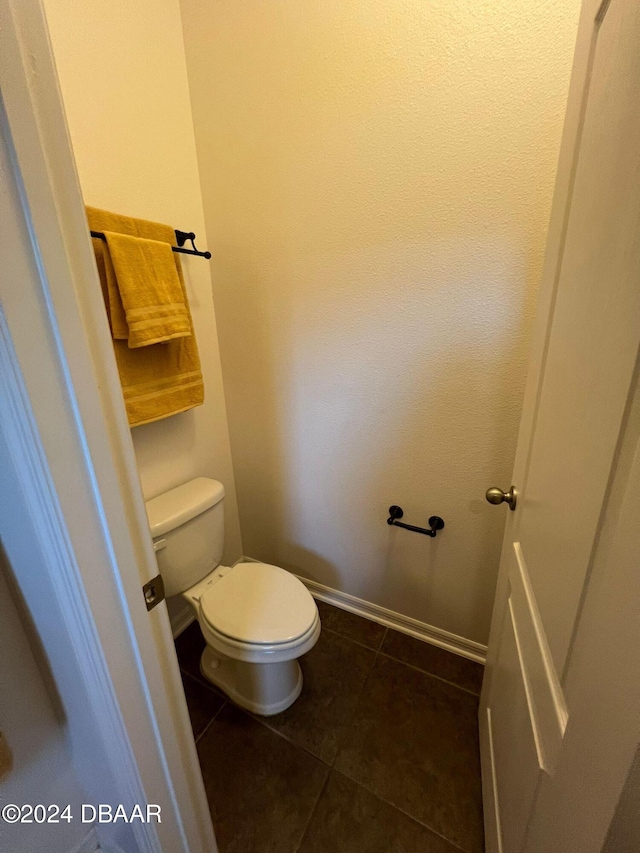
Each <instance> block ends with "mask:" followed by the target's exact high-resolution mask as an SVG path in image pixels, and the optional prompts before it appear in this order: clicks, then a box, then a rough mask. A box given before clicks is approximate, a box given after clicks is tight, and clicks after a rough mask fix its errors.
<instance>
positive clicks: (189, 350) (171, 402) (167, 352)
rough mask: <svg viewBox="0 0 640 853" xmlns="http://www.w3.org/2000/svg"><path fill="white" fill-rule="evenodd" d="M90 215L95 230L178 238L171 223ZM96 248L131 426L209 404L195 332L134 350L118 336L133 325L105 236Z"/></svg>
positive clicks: (177, 264)
mask: <svg viewBox="0 0 640 853" xmlns="http://www.w3.org/2000/svg"><path fill="white" fill-rule="evenodd" d="M87 219H88V222H89V228H90V230H91V231H102V232H103V233H104V232H113V233H118V234H128V235H129V236H131V237H140V238H143V239H144V240H156V241H159V242H161V243H165V244H170V243H171V242H172V241H173V240H174V239H175V233H174V230H173V228H171V226H169V225H161V224H160V223H157V222H147V221H145V220H143V219H132V218H131V217H127V216H120V215H119V214H116V213H109V212H108V211H104V210H98V209H97V208H93V207H87ZM93 248H94V252H95V255H96V263H97V265H98V273H99V275H100V283H101V285H102V291H103V296H104V300H105V306H106V309H107V315H108V317H109V322H110V324H111V328H112V332H113V336H114V341H113V347H114V350H115V355H116V363H117V365H118V371H119V373H120V382H121V384H122V392H123V395H124V401H125V405H126V409H127V416H128V418H129V424H130V425H131V426H139V425H140V424H145V423H150V422H151V421H157V420H160V419H161V418H166V417H168V416H169V415H175V414H177V413H178V412H184V411H186V410H187V409H191V408H193V407H194V406H200V405H201V404H202V403H203V402H204V383H203V381H202V373H201V370H200V357H199V355H198V347H197V344H196V338H195V335H194V334H189V336H188V337H180V338H175V339H173V340H169V341H168V342H167V343H159V344H153V345H151V346H138V347H136V348H133V349H132V348H130V347H129V343H128V340H127V339H125V337H119V336H118V335H116V331H120V332H122V330H123V328H125V327H126V328H127V334H128V326H127V320H126V315H125V310H124V306H123V304H122V302H120V305H119V307H118V304H117V300H114V299H112V295H113V292H114V289H115V291H118V286H117V281H116V276H115V270H114V267H113V261H112V258H111V253H110V251H109V246H108V244H107V243H106V242H105V241H104V240H100V239H98V238H94V239H93ZM171 255H172V260H173V263H174V266H175V269H176V273H177V276H178V281H179V284H180V290H181V293H182V300H181V301H182V303H183V304H184V306H185V309H186V316H187V319H188V323H189V330H191V329H192V323H191V315H190V312H189V303H188V300H187V295H186V291H185V287H184V280H183V278H182V268H181V266H180V258H179V256H178V255H177V254H175V253H173V252H172V253H171ZM114 306H115V307H114ZM118 312H119V313H118ZM114 315H115V316H114Z"/></svg>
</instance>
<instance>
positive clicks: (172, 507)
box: [145, 477, 224, 539]
mask: <svg viewBox="0 0 640 853" xmlns="http://www.w3.org/2000/svg"><path fill="white" fill-rule="evenodd" d="M223 497H224V486H223V485H222V483H219V482H218V481H217V480H211V479H210V478H209V477H197V478H196V479H195V480H189V482H188V483H183V484H182V485H181V486H177V487H176V488H175V489H171V491H169V492H165V493H164V494H163V495H158V497H157V498H152V500H150V501H147V503H146V504H145V506H146V508H147V518H148V519H149V527H150V528H151V536H152V537H153V538H154V539H156V538H157V537H158V536H162V535H163V534H164V533H168V532H169V531H170V530H175V528H176V527H180V525H181V524H185V523H186V522H187V521H191V519H192V518H195V517H196V516H197V515H200V513H202V512H204V511H205V510H206V509H210V507H212V506H215V504H217V503H219V502H220V501H221V500H222V498H223Z"/></svg>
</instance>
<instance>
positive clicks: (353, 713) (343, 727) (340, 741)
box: [331, 628, 389, 771]
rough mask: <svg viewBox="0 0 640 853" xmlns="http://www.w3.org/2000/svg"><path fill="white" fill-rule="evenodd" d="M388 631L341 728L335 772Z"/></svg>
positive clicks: (334, 760)
mask: <svg viewBox="0 0 640 853" xmlns="http://www.w3.org/2000/svg"><path fill="white" fill-rule="evenodd" d="M388 630H389V629H388V628H385V631H384V634H383V635H382V640H381V641H380V646H379V647H378V650H377V651H376V656H375V657H374V659H373V663H372V664H371V668H370V669H369V672H368V673H367V677H366V678H365V680H364V681H363V682H362V687H361V688H360V692H359V693H358V696H357V697H356V701H355V702H354V703H353V712H352V714H351V715H350V716H349V717H348V718H347V719H346V720H345V721H344V723H343V724H342V726H341V727H340V734H339V736H338V746H337V749H336V754H335V755H334V756H333V761H332V762H331V770H332V771H333V769H334V767H335V764H336V761H337V760H338V756H339V755H340V752H341V749H342V742H343V740H344V734H345V730H346V729H347V727H348V726H349V725H350V724H351V722H352V721H353V718H354V716H355V713H356V711H357V710H358V703H359V702H360V698H361V696H362V694H363V693H364V689H365V687H366V686H367V683H368V681H369V678H370V677H371V673H372V672H373V670H374V669H375V667H376V661H377V660H378V655H379V654H380V649H381V648H382V643H383V642H384V639H385V637H386V636H387V631H388ZM372 651H373V650H372Z"/></svg>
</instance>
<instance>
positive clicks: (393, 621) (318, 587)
mask: <svg viewBox="0 0 640 853" xmlns="http://www.w3.org/2000/svg"><path fill="white" fill-rule="evenodd" d="M242 559H243V561H244V562H245V563H257V562H261V561H260V560H254V559H253V558H252V557H243V558H242ZM239 562H240V561H239ZM296 577H298V578H299V579H300V580H301V581H302V583H303V584H304V585H305V586H306V587H307V589H308V590H309V592H310V593H311V595H312V596H313V597H314V598H318V599H319V600H320V601H325V602H326V603H327V604H333V606H334V607H339V608H340V609H341V610H348V611H349V612H350V613H355V614H356V615H357V616H363V617H364V618H365V619H370V620H372V621H373V622H379V623H380V624H381V625H386V626H387V628H393V629H394V630H395V631H400V632H401V633H402V634H409V636H411V637H416V638H417V639H418V640H423V641H424V642H425V643H431V645H432V646H439V647H440V648H441V649H446V651H448V652H453V653H454V654H456V655H461V657H464V658H469V660H474V661H476V662H477V663H481V664H484V663H485V662H486V659H487V647H486V646H483V645H482V643H476V642H475V641H474V640H467V639H466V638H465V637H459V636H458V635H457V634H452V633H450V632H449V631H445V630H443V629H442V628H435V627H434V626H433V625H428V624H427V623H426V622H420V621H419V620H418V619H412V618H411V617H410V616H403V615H402V613H396V612H395V611H394V610H388V609H387V608H386V607H381V606H380V605H379V604H373V603H372V602H371V601H364V600H363V599H362V598H356V597H355V596H354V595H348V594H347V593H346V592H339V591H338V590H337V589H332V588H331V587H329V586H324V585H323V584H321V583H316V581H310V580H307V578H303V577H301V576H300V575H297V576H296Z"/></svg>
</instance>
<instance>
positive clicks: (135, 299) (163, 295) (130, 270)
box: [104, 231, 191, 349]
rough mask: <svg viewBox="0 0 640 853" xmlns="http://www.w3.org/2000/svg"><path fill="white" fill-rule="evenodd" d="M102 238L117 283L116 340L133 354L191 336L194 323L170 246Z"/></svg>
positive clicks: (111, 235) (113, 295)
mask: <svg viewBox="0 0 640 853" xmlns="http://www.w3.org/2000/svg"><path fill="white" fill-rule="evenodd" d="M104 235H105V237H106V241H107V245H108V247H109V255H110V257H111V263H112V264H113V271H114V273H115V278H116V282H117V286H116V287H113V286H111V287H110V288H109V302H110V308H111V316H112V318H114V320H115V322H114V321H112V333H113V336H114V338H118V339H125V338H126V340H127V341H128V343H129V346H130V347H131V349H135V348H136V347H145V346H150V345H151V344H159V343H163V342H166V341H171V340H173V339H174V338H186V337H187V336H188V335H190V334H191V323H190V322H189V315H188V313H187V307H186V305H185V304H184V295H183V292H182V287H181V285H180V279H179V278H178V272H177V270H176V265H175V262H174V260H173V254H174V253H173V252H172V251H171V246H170V245H169V243H161V242H160V241H159V240H145V239H143V238H141V237H132V236H131V235H129V234H118V233H116V232H114V231H105V232H104ZM123 313H124V318H125V322H124V323H123V322H122V314H123Z"/></svg>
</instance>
